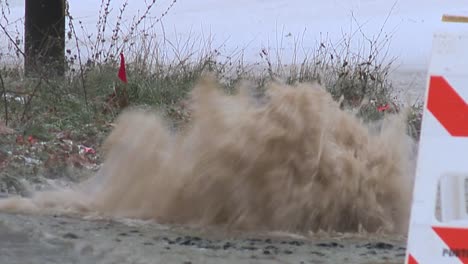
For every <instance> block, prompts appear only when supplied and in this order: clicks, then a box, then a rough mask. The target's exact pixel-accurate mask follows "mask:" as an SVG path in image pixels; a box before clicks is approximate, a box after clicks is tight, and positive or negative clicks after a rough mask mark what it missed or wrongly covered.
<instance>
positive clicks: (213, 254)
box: [0, 213, 405, 264]
mask: <svg viewBox="0 0 468 264" xmlns="http://www.w3.org/2000/svg"><path fill="white" fill-rule="evenodd" d="M404 256H405V239H404V238H396V237H393V238H390V237H385V238H384V237H378V236H373V237H366V236H363V235H348V236H340V237H338V236H334V237H330V236H328V237H322V236H320V237H318V236H317V237H309V238H304V237H299V236H293V235H288V234H268V235H267V234H232V233H231V234H227V233H225V232H223V231H219V230H200V229H189V228H181V227H179V228H177V227H172V228H169V227H166V226H161V225H157V224H154V223H148V222H139V221H128V220H127V221H111V220H103V219H94V220H93V219H88V220H86V219H82V218H78V217H76V218H73V217H64V216H38V215H34V216H32V215H19V214H4V213H0V263H1V264H45V263H51V264H52V263H54V264H55V263H57V264H59V263H60V264H67V263H70V264H72V263H73V264H75V263H80V264H88V263H89V264H91V263H93V264H94V263H103V264H104V263H106V264H110V263H132V264H133V263H135V264H137V263H138V264H140V263H141V264H143V263H145V264H146V263H178V264H195V263H296V264H306V263H356V264H357V263H369V264H370V263H373V264H383V263H403V262H404Z"/></svg>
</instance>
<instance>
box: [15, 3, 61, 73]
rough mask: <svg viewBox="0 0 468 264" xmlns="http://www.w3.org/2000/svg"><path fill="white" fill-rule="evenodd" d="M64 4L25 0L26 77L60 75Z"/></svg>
mask: <svg viewBox="0 0 468 264" xmlns="http://www.w3.org/2000/svg"><path fill="white" fill-rule="evenodd" d="M65 1H66V0H25V2H26V3H25V4H26V5H25V25H24V29H25V43H24V44H25V47H24V50H25V55H26V58H25V61H24V69H25V74H26V75H37V74H47V75H63V74H64V71H65Z"/></svg>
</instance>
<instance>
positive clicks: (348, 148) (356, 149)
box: [0, 76, 415, 232]
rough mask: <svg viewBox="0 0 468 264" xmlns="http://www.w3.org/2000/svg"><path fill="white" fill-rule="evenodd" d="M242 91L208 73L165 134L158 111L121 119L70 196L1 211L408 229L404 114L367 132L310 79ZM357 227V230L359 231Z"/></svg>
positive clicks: (280, 226) (409, 145) (277, 227)
mask: <svg viewBox="0 0 468 264" xmlns="http://www.w3.org/2000/svg"><path fill="white" fill-rule="evenodd" d="M248 87H249V86H248V85H246V84H244V85H242V87H240V92H239V93H237V94H236V95H226V94H224V93H223V92H222V89H220V88H219V86H218V84H217V82H216V81H215V80H214V78H212V77H210V76H208V77H206V78H204V79H202V80H201V81H200V82H199V83H198V85H197V86H196V87H195V89H194V90H193V93H192V98H191V103H192V105H191V107H192V108H193V118H192V120H191V122H190V124H189V125H188V126H187V127H186V128H184V129H183V130H181V131H178V132H174V131H172V130H171V129H170V126H169V125H168V124H167V123H166V122H165V121H164V120H163V119H162V118H161V117H160V115H158V114H157V113H152V112H145V111H142V110H129V111H127V112H125V113H123V114H122V115H121V116H120V117H119V119H118V121H117V125H116V127H115V129H114V131H113V132H112V133H111V134H110V135H109V137H108V138H107V140H106V142H105V149H106V159H105V162H104V164H103V167H102V169H101V170H100V171H99V173H98V174H97V175H95V176H94V177H91V178H90V179H89V180H87V181H86V182H84V183H82V184H81V185H80V186H78V187H75V188H73V189H66V190H58V191H54V192H40V193H36V194H34V195H33V197H32V198H20V197H13V198H9V199H6V200H1V201H0V210H1V211H15V212H28V213H39V212H45V213H49V212H56V211H61V212H63V211H66V212H73V213H81V214H85V215H89V214H98V215H101V216H106V217H125V218H136V219H142V220H156V221H157V222H158V223H162V224H187V225H198V226H222V227H226V228H231V229H237V230H255V231H259V230H267V231H268V230H269V231H286V232H308V231H317V230H333V231H340V232H356V231H359V230H362V229H363V230H367V231H369V232H374V231H379V230H380V231H386V232H406V230H407V225H408V220H409V212H410V210H409V209H410V200H411V191H412V184H413V175H414V157H415V153H414V151H413V150H414V144H415V143H414V142H413V141H412V140H411V139H410V138H409V137H408V136H407V135H406V127H405V124H406V123H405V114H400V115H393V116H392V115H389V116H387V117H386V118H385V119H384V120H383V122H382V123H381V124H380V127H379V129H376V128H375V127H374V126H373V127H370V126H368V125H364V124H363V123H362V122H361V121H360V120H359V119H357V118H356V117H355V116H354V115H353V114H352V113H350V112H347V111H344V110H341V109H340V108H339V105H338V103H337V102H335V101H333V100H332V98H331V96H330V95H329V94H328V93H327V92H326V91H325V90H324V89H323V88H322V87H320V86H319V85H318V84H299V85H296V86H287V85H283V84H279V83H271V84H269V85H268V89H267V93H266V95H265V96H264V97H262V98H261V99H262V100H258V98H256V99H254V97H252V96H249V92H248V91H249V90H248ZM361 228H362V229H361Z"/></svg>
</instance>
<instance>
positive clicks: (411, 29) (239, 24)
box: [1, 0, 468, 70]
mask: <svg viewBox="0 0 468 264" xmlns="http://www.w3.org/2000/svg"><path fill="white" fill-rule="evenodd" d="M69 2H70V12H71V14H72V15H73V16H74V18H75V20H81V21H83V24H84V25H85V28H86V30H87V31H88V32H89V33H95V31H96V26H95V25H96V23H97V20H98V16H99V15H98V12H99V7H100V4H101V1H98V0H70V1H69ZM112 2H113V3H114V5H113V6H112V7H111V9H112V10H111V15H110V17H111V21H109V22H108V23H109V26H111V25H113V21H112V19H115V18H116V17H117V15H118V10H119V8H120V6H121V4H122V2H123V0H114V1H112ZM146 2H151V1H147V0H146V1H129V4H128V6H127V10H128V11H130V13H129V14H135V15H137V14H138V13H142V12H143V11H144V10H145V7H146ZM9 3H10V14H8V17H9V21H10V27H9V29H11V30H13V29H14V26H12V25H13V24H14V22H15V21H16V22H18V23H20V21H22V19H23V11H24V1H20V0H9ZM156 3H157V4H156V7H155V8H153V11H152V12H151V13H150V14H149V17H150V18H149V20H148V22H151V21H155V20H156V19H157V18H159V17H161V14H162V13H163V12H164V11H165V10H166V9H167V8H168V6H169V5H170V4H171V3H172V0H160V1H157V2H156ZM467 10H468V2H467V1H466V0H424V1H423V0H407V1H402V0H400V1H393V0H330V1H318V0H295V1H290V0H269V1H266V0H238V1H227V0H224V1H221V0H200V1H188V0H178V1H177V2H176V3H175V5H174V6H173V8H172V9H171V10H170V11H169V13H168V14H167V15H166V16H165V17H164V18H163V20H162V22H163V24H162V25H163V27H162V26H161V24H160V23H159V24H158V26H157V27H156V29H157V30H159V32H162V30H163V29H164V35H165V37H166V38H168V39H171V40H175V39H176V38H180V39H181V40H183V39H185V38H188V37H194V36H195V37H200V36H201V37H204V38H208V36H210V37H211V38H212V39H213V40H214V42H213V47H216V48H219V50H220V51H222V52H225V53H229V52H232V51H233V50H239V49H243V50H244V52H245V60H247V61H258V60H259V59H260V58H259V52H260V51H261V49H262V48H271V49H276V48H278V50H279V51H280V53H281V54H282V56H283V58H285V61H288V58H290V57H291V56H292V55H293V54H294V53H300V51H299V52H297V51H296V52H295V51H294V46H295V43H296V44H297V43H298V42H299V45H300V50H307V49H312V48H315V47H317V44H318V43H319V41H320V40H321V39H324V38H325V37H327V38H329V39H331V40H337V41H338V40H340V39H342V37H343V34H353V33H354V34H356V35H355V36H354V37H353V38H354V39H355V42H354V45H353V47H352V48H358V47H360V46H361V45H363V43H364V42H363V39H362V34H361V33H363V34H364V35H365V36H367V37H369V38H373V37H374V36H376V35H378V34H379V32H380V31H381V29H382V27H383V31H382V36H385V35H391V43H390V44H389V56H390V57H397V59H398V61H397V65H398V66H399V67H401V68H406V69H418V70H421V69H422V70H423V69H424V68H425V67H426V65H427V63H428V61H429V56H430V49H431V41H432V34H433V31H434V30H435V29H436V28H437V26H438V25H439V24H440V19H441V16H442V14H444V13H451V14H466V13H468V11H467ZM130 20H131V17H125V18H124V21H127V22H131V21H130ZM16 25H17V26H18V30H19V31H20V32H21V31H22V28H21V24H16ZM146 26H148V25H146ZM359 28H361V30H362V32H360V31H359ZM1 40H2V41H3V42H2V43H1V46H2V47H5V45H6V43H5V39H4V37H3V38H1ZM299 55H300V54H299Z"/></svg>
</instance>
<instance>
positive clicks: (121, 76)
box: [118, 53, 127, 83]
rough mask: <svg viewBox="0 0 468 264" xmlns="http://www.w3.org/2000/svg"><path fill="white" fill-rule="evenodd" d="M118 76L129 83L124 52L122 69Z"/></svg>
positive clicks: (121, 54) (121, 56)
mask: <svg viewBox="0 0 468 264" xmlns="http://www.w3.org/2000/svg"><path fill="white" fill-rule="evenodd" d="M118 76H119V79H120V80H121V81H122V82H124V83H127V72H126V70H125V58H124V55H123V53H120V69H119V75H118Z"/></svg>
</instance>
